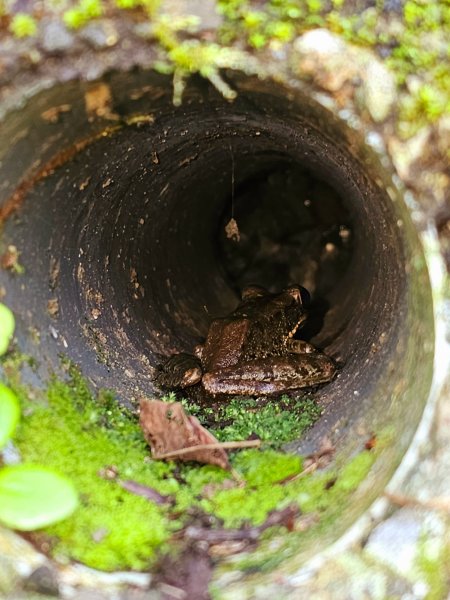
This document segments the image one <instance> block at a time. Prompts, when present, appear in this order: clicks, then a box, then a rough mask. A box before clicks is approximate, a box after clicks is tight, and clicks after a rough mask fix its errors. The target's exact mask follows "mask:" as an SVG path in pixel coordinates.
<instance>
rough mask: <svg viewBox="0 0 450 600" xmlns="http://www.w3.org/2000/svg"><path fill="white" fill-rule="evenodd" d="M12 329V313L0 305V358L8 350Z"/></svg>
mask: <svg viewBox="0 0 450 600" xmlns="http://www.w3.org/2000/svg"><path fill="white" fill-rule="evenodd" d="M14 327H15V320H14V315H13V313H12V311H11V310H10V309H9V308H8V307H7V306H5V305H4V304H1V303H0V356H1V355H2V354H5V352H6V351H7V350H8V346H9V342H10V341H11V338H12V336H13V333H14Z"/></svg>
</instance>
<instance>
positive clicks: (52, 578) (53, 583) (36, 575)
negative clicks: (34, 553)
mask: <svg viewBox="0 0 450 600" xmlns="http://www.w3.org/2000/svg"><path fill="white" fill-rule="evenodd" d="M23 586H24V588H25V589H26V590H29V591H33V592H38V593H39V594H47V595H49V596H58V594H59V585H58V578H57V574H56V572H55V571H54V569H52V568H50V567H49V566H47V565H42V566H41V567H38V568H37V569H36V570H35V571H33V572H32V573H31V575H30V576H29V577H28V579H26V580H25V582H24V584H23Z"/></svg>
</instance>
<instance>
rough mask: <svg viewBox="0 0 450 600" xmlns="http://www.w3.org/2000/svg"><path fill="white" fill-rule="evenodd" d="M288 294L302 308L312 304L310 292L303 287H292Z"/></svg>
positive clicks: (288, 289)
mask: <svg viewBox="0 0 450 600" xmlns="http://www.w3.org/2000/svg"><path fill="white" fill-rule="evenodd" d="M286 292H287V293H288V294H289V295H290V296H292V298H294V300H295V301H296V302H298V303H299V304H301V305H302V306H305V307H306V306H308V305H309V304H310V302H311V296H310V294H309V292H308V290H307V289H306V288H304V287H302V286H301V285H292V286H291V287H289V288H287V290H286Z"/></svg>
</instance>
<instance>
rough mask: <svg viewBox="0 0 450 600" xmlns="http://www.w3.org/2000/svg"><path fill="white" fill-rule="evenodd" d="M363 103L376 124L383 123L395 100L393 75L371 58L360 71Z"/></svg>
mask: <svg viewBox="0 0 450 600" xmlns="http://www.w3.org/2000/svg"><path fill="white" fill-rule="evenodd" d="M361 78H362V82H363V83H362V92H363V95H364V98H363V102H364V105H365V107H366V108H367V110H368V111H369V113H370V116H371V117H372V119H373V120H374V121H376V122H377V123H379V122H381V121H384V120H385V119H386V118H387V117H388V116H389V113H390V112H391V109H392V107H393V106H394V103H395V101H396V99H397V86H396V83H395V79H394V76H393V74H392V73H391V72H390V71H389V70H388V69H387V68H386V67H385V66H384V65H383V64H382V63H381V62H380V61H379V60H377V59H376V58H372V59H371V60H370V61H369V62H368V64H367V66H366V68H365V69H364V70H362V71H361Z"/></svg>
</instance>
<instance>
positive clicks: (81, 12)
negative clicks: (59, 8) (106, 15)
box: [63, 0, 104, 29]
mask: <svg viewBox="0 0 450 600" xmlns="http://www.w3.org/2000/svg"><path fill="white" fill-rule="evenodd" d="M103 11H104V8H103V3H102V1H101V0H80V1H79V2H78V4H77V5H76V6H75V7H74V8H71V9H69V10H67V11H66V12H65V13H64V15H63V20H64V23H65V24H66V25H67V27H70V28H71V29H79V28H80V27H83V26H84V25H86V23H88V22H89V21H91V20H92V19H95V18H97V17H100V16H101V15H102V14H103Z"/></svg>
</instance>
